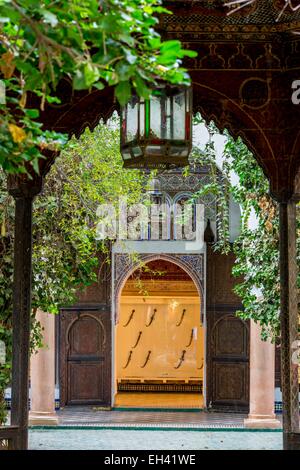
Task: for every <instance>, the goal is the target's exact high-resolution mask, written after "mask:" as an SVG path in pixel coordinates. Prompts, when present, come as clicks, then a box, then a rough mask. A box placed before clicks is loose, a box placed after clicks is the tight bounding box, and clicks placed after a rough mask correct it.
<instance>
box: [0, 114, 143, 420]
mask: <svg viewBox="0 0 300 470" xmlns="http://www.w3.org/2000/svg"><path fill="white" fill-rule="evenodd" d="M119 143H120V135H119V125H118V120H117V122H113V123H112V125H111V126H110V127H107V126H104V125H102V124H100V125H99V126H98V127H97V128H96V129H95V131H94V132H93V133H92V132H90V131H89V130H86V131H85V132H84V134H83V135H82V136H81V138H80V139H79V140H76V139H75V138H73V139H71V140H70V142H69V143H68V147H67V148H66V149H65V150H64V151H63V152H62V153H61V155H60V157H59V158H57V160H56V162H55V164H54V165H53V167H52V169H51V171H50V173H49V174H48V176H47V178H46V181H45V186H44V189H43V192H42V194H41V195H40V196H38V197H37V198H36V200H35V203H34V213H33V295H32V306H33V313H32V334H31V349H32V351H35V350H37V349H38V348H39V347H41V344H42V331H41V328H40V325H39V324H38V323H37V322H36V320H35V315H34V314H35V311H36V309H37V308H40V309H42V310H43V311H46V312H51V313H57V312H58V310H59V308H60V307H61V306H66V305H68V304H71V303H73V302H74V300H75V294H76V292H77V291H78V289H80V288H84V287H85V286H87V285H89V284H91V283H92V282H93V281H95V280H96V279H97V275H98V274H99V273H98V271H97V268H98V267H99V266H98V264H99V262H98V258H97V253H99V251H100V252H101V251H102V252H104V253H105V252H106V251H107V249H108V243H109V240H108V241H107V240H103V241H97V240H96V237H95V234H96V226H97V222H98V217H97V214H96V212H97V207H98V205H99V204H102V203H111V204H112V206H113V207H115V208H116V209H117V208H118V206H119V196H123V197H126V198H127V201H128V204H129V205H130V204H134V203H138V202H140V201H141V199H142V197H143V191H144V189H145V188H146V187H147V184H148V178H149V176H150V175H146V174H144V173H142V172H140V171H138V170H130V171H129V170H126V171H124V170H123V165H122V158H121V155H120V149H119ZM0 178H1V181H0V226H1V236H0V340H2V341H3V342H4V343H5V345H6V350H7V357H6V363H5V364H2V365H0V423H1V422H3V421H4V415H5V410H4V405H3V400H2V401H1V394H3V392H4V389H5V388H6V386H7V384H8V383H9V381H10V368H11V339H12V338H11V326H12V325H11V316H12V311H11V309H12V275H13V238H14V235H13V229H14V202H13V200H12V198H11V197H10V196H9V195H8V194H7V192H6V184H5V176H4V172H0Z"/></svg>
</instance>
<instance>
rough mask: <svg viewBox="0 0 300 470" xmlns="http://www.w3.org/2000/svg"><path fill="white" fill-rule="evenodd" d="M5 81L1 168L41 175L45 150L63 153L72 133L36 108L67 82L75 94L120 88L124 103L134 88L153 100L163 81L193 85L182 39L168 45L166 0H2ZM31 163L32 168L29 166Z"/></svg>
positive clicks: (0, 66) (0, 51) (0, 53)
mask: <svg viewBox="0 0 300 470" xmlns="http://www.w3.org/2000/svg"><path fill="white" fill-rule="evenodd" d="M0 10H1V16H0V78H2V79H3V82H4V83H5V85H6V103H4V104H0V115H1V119H0V135H1V141H0V166H2V167H3V169H4V170H5V171H7V172H10V173H16V172H26V171H27V168H28V164H31V165H32V166H33V168H34V169H35V170H36V171H38V160H39V158H41V156H42V153H43V150H45V149H50V150H52V149H53V150H60V149H61V148H62V147H63V145H64V144H65V143H66V136H64V135H61V134H58V133H56V132H53V131H43V130H42V128H41V124H40V123H39V109H29V108H27V107H26V103H27V101H28V100H27V97H28V95H32V94H35V95H36V98H37V100H36V101H37V103H39V104H37V107H38V106H39V108H40V109H41V110H44V108H45V103H46V102H49V103H59V102H60V101H59V99H58V98H57V96H56V89H57V87H58V85H59V82H60V80H61V79H62V78H63V77H64V78H67V79H69V80H70V81H71V82H72V84H73V88H74V89H75V90H89V89H91V88H92V87H94V88H97V89H100V90H101V89H103V88H104V87H105V86H108V85H109V86H110V85H112V86H116V96H117V99H118V100H119V102H120V103H121V104H124V103H126V102H127V101H128V99H129V97H130V95H131V92H132V90H137V93H138V94H139V95H141V96H144V97H147V96H148V95H149V93H150V88H151V87H153V86H154V85H155V83H156V81H157V79H163V80H166V81H168V82H171V83H182V84H188V83H189V76H188V74H187V73H186V71H185V69H183V68H182V67H181V59H182V58H184V57H185V56H189V57H195V55H196V53H195V52H192V51H185V50H183V49H182V47H181V43H180V42H179V41H174V40H172V41H162V40H161V37H160V35H159V34H158V33H157V32H156V31H155V27H156V26H157V24H158V15H159V14H161V13H165V14H168V13H169V12H168V11H167V10H166V9H165V8H163V7H162V6H161V0H101V1H100V2H99V1H98V0H68V1H65V0H60V1H55V2H53V1H52V0H42V1H40V0H0ZM26 164H27V166H26Z"/></svg>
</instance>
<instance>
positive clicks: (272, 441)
mask: <svg viewBox="0 0 300 470" xmlns="http://www.w3.org/2000/svg"><path fill="white" fill-rule="evenodd" d="M29 448H30V449H32V450H140V449H142V450H281V449H282V433H281V432H278V431H277V432H274V431H273V432H271V431H269V432H261V431H256V432H253V431H235V430H231V431H216V430H199V429H198V430H194V431H191V430H190V431H187V430H184V429H182V430H180V431H179V430H178V431H170V430H155V431H150V430H141V429H140V430H130V429H126V430H124V429H123V430H120V429H92V428H91V429H77V430H76V429H73V428H64V429H31V430H30V432H29Z"/></svg>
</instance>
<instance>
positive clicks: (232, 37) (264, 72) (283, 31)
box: [9, 0, 300, 448]
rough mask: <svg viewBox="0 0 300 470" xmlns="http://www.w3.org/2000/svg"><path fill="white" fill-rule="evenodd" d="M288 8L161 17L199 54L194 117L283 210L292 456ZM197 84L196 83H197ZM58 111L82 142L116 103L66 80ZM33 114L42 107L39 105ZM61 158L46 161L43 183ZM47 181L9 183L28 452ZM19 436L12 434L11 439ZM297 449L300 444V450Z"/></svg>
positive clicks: (189, 2)
mask: <svg viewBox="0 0 300 470" xmlns="http://www.w3.org/2000/svg"><path fill="white" fill-rule="evenodd" d="M284 3H285V2H284V0H257V1H255V2H253V3H252V4H251V5H249V7H248V8H243V9H242V10H240V11H239V12H238V13H237V14H236V15H232V16H227V15H226V13H227V11H226V9H225V7H224V2H223V1H222V0H216V1H215V0H199V1H194V0H183V1H179V0H177V1H176V0H173V1H165V4H166V6H168V7H169V8H170V9H171V10H172V11H173V12H174V15H165V16H162V17H161V22H160V28H161V32H162V34H163V36H164V37H165V38H167V39H180V40H181V41H182V42H183V43H184V45H185V47H187V48H190V49H194V50H197V51H198V57H197V58H196V59H189V60H188V61H186V66H187V67H188V68H189V70H190V73H191V76H192V80H193V82H194V83H195V87H194V88H195V94H194V111H198V110H199V111H201V113H202V115H203V116H204V117H205V119H206V120H210V119H214V120H215V122H216V124H217V125H218V126H219V128H220V129H224V128H228V129H229V131H230V132H231V134H232V135H233V136H234V137H237V136H239V135H240V136H242V138H243V139H244V141H245V142H246V143H247V144H248V146H249V148H250V149H251V150H252V151H253V153H254V155H255V157H256V159H257V161H258V162H259V164H260V165H261V166H262V168H263V170H264V172H265V174H266V176H267V177H268V179H269V181H270V186H271V191H272V194H273V196H274V197H275V198H276V199H277V200H278V201H279V202H280V226H281V250H280V252H281V333H282V338H281V339H282V345H283V347H282V351H283V354H282V371H283V374H282V377H283V382H282V387H283V402H284V420H283V424H284V430H285V432H284V439H285V446H286V448H288V447H290V448H292V447H293V446H294V447H297V446H298V448H299V447H300V444H299V441H300V439H299V436H300V434H299V414H298V409H299V408H298V407H299V403H298V380H297V368H296V366H295V365H293V364H292V362H291V357H292V352H293V351H292V344H293V342H294V341H296V340H297V339H298V338H297V327H298V311H297V282H296V281H297V266H296V262H295V259H296V240H295V204H294V202H293V201H292V197H293V195H294V193H295V188H294V182H295V176H296V173H297V171H298V168H299V166H300V131H299V122H300V106H296V105H294V104H293V103H292V100H291V95H292V90H291V86H292V83H293V81H295V80H299V79H300V64H299V55H300V39H299V35H295V34H294V33H293V32H294V31H295V30H299V29H300V10H297V11H295V12H293V11H292V10H291V9H285V10H284V13H283V14H282V15H281V16H280V20H279V21H276V19H278V15H279V13H280V11H281V10H282V7H283V6H284ZM196 84H198V85H196ZM58 89H59V95H60V96H61V98H62V103H61V105H59V106H58V107H57V106H53V105H51V106H50V105H48V106H47V107H46V109H45V112H44V113H42V114H41V118H42V122H43V124H44V128H45V129H55V130H58V131H60V132H66V133H68V134H69V135H72V134H75V135H80V133H81V132H82V131H83V130H84V128H85V127H86V126H88V127H90V128H91V129H93V128H94V127H95V125H97V123H98V122H99V119H100V118H101V117H102V118H104V119H106V118H107V117H109V116H110V115H111V113H112V112H113V110H114V109H116V104H115V103H114V98H113V90H112V89H111V88H106V89H105V90H103V91H98V90H97V91H94V90H92V91H91V92H76V93H73V91H72V88H71V87H70V84H69V83H68V81H64V82H62V83H61V84H60V85H59V87H58ZM32 106H33V107H36V100H35V99H34V98H32ZM54 158H55V154H51V155H48V156H47V159H46V160H44V161H43V162H41V175H45V174H46V173H47V171H48V170H49V167H50V165H51V163H52V162H53V161H54ZM41 182H42V181H41V177H35V178H33V179H32V180H26V179H25V178H24V177H21V178H19V179H18V178H15V177H14V178H10V181H9V190H10V192H11V194H12V195H13V196H14V197H15V199H16V221H17V223H16V236H15V243H16V249H15V256H16V259H15V271H14V288H15V289H14V290H15V295H14V308H13V311H14V314H13V319H14V362H13V400H12V424H13V425H16V428H17V434H16V436H17V437H16V439H15V447H17V448H26V446H27V423H28V421H27V416H28V368H29V364H28V348H29V331H30V295H29V293H30V290H31V279H30V271H31V217H32V199H33V197H34V196H35V195H36V194H37V193H38V192H39V190H40V188H41ZM12 432H13V431H12ZM297 442H298V444H297Z"/></svg>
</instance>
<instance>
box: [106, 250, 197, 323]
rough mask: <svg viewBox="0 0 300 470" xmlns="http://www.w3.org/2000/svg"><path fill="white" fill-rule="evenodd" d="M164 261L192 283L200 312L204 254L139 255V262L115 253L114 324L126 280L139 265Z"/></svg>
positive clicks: (117, 317)
mask: <svg viewBox="0 0 300 470" xmlns="http://www.w3.org/2000/svg"><path fill="white" fill-rule="evenodd" d="M155 260H164V261H169V262H170V263H173V264H176V265H177V266H179V267H180V268H182V269H183V270H184V271H185V272H186V273H187V274H188V276H190V278H191V279H192V281H193V282H194V284H195V286H196V288H197V291H198V294H199V297H200V303H201V311H203V308H204V254H203V253H201V254H195V255H193V254H172V255H169V254H157V253H156V254H141V255H139V260H138V261H136V260H134V261H133V260H132V259H131V257H130V255H128V254H123V253H117V254H116V255H115V263H114V281H113V283H114V285H113V293H114V294H113V300H114V320H115V324H117V323H118V321H119V304H120V297H121V294H122V290H123V287H124V286H125V284H126V281H127V279H128V278H129V277H130V276H131V275H132V273H134V271H136V269H137V268H138V267H139V266H140V263H143V264H144V263H149V262H150V261H155Z"/></svg>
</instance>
